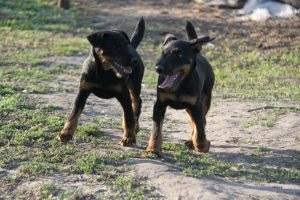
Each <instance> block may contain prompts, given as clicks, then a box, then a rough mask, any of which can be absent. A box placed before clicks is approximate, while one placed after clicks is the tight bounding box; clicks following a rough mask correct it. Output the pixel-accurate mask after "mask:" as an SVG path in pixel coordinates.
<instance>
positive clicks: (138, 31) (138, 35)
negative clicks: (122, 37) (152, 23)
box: [130, 17, 145, 49]
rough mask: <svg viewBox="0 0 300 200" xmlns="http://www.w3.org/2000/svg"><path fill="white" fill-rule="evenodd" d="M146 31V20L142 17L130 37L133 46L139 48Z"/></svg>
mask: <svg viewBox="0 0 300 200" xmlns="http://www.w3.org/2000/svg"><path fill="white" fill-rule="evenodd" d="M144 33H145V21H144V18H143V17H142V18H141V19H140V20H139V21H138V23H137V24H136V25H135V28H134V31H133V33H132V35H131V38H130V43H131V45H132V46H133V48H135V49H136V48H137V47H138V46H139V44H140V42H141V41H142V39H143V37H144Z"/></svg>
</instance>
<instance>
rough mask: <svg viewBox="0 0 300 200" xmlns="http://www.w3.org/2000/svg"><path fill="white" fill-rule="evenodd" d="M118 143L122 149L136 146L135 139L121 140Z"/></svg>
mask: <svg viewBox="0 0 300 200" xmlns="http://www.w3.org/2000/svg"><path fill="white" fill-rule="evenodd" d="M120 143H121V145H123V146H124V147H132V146H134V145H135V144H136V139H135V138H123V139H122V140H121V142H120Z"/></svg>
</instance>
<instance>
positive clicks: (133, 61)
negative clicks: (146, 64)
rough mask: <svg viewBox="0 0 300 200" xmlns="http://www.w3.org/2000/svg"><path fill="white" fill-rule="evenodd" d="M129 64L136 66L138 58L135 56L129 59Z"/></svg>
mask: <svg viewBox="0 0 300 200" xmlns="http://www.w3.org/2000/svg"><path fill="white" fill-rule="evenodd" d="M131 64H132V65H133V66H136V65H138V64H139V60H138V59H137V58H132V59H131Z"/></svg>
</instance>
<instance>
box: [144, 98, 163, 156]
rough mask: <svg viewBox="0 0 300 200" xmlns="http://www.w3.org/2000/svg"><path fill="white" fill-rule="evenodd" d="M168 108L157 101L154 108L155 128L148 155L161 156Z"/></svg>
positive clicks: (151, 136)
mask: <svg viewBox="0 0 300 200" xmlns="http://www.w3.org/2000/svg"><path fill="white" fill-rule="evenodd" d="M166 108H167V106H166V105H165V104H163V103H161V102H159V101H156V103H155V104H154V108H153V127H152V131H151V135H150V139H149V144H148V147H147V149H146V152H147V153H155V154H156V155H158V156H160V155H161V145H162V126H163V120H164V116H165V113H166Z"/></svg>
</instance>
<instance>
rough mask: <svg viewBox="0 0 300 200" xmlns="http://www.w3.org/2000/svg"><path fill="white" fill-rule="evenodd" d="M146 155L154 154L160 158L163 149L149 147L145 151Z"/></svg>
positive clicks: (151, 155)
mask: <svg viewBox="0 0 300 200" xmlns="http://www.w3.org/2000/svg"><path fill="white" fill-rule="evenodd" d="M144 155H145V156H149V157H153V155H154V156H157V157H158V158H160V157H161V151H158V150H155V149H149V148H147V149H146V150H145V151H144Z"/></svg>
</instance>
